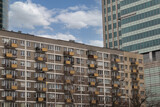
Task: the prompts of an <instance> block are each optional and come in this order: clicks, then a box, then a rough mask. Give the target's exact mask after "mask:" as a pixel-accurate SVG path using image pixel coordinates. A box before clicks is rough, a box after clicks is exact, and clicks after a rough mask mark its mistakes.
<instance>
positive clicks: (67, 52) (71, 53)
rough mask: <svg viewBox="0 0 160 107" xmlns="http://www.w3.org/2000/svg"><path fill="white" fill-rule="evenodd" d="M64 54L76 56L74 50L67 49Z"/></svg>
mask: <svg viewBox="0 0 160 107" xmlns="http://www.w3.org/2000/svg"><path fill="white" fill-rule="evenodd" d="M64 55H67V56H74V52H69V51H65V52H64Z"/></svg>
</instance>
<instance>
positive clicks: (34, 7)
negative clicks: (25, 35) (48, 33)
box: [9, 0, 54, 29]
mask: <svg viewBox="0 0 160 107" xmlns="http://www.w3.org/2000/svg"><path fill="white" fill-rule="evenodd" d="M9 16H10V17H9V21H10V25H11V27H18V28H27V29H34V28H35V27H37V26H42V27H44V28H49V29H51V28H50V27H49V25H50V24H51V22H53V21H54V19H53V18H52V11H51V10H48V9H47V8H45V7H43V6H41V5H38V4H34V3H32V2H31V1H30V0H29V1H26V2H20V1H18V2H14V3H13V4H11V5H10V11H9Z"/></svg>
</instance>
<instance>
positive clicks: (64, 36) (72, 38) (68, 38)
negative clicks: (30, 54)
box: [39, 33, 77, 41]
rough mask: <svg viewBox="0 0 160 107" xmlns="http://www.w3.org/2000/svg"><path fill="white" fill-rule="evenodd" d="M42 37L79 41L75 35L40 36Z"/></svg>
mask: <svg viewBox="0 0 160 107" xmlns="http://www.w3.org/2000/svg"><path fill="white" fill-rule="evenodd" d="M39 36H41V37H45V38H52V39H60V40H66V41H69V40H75V41H76V40H77V38H76V37H75V36H74V35H71V34H63V33H57V34H56V35H39Z"/></svg>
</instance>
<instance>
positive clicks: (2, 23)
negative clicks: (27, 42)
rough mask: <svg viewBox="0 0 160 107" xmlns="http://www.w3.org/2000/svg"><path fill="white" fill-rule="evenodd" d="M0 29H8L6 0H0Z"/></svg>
mask: <svg viewBox="0 0 160 107" xmlns="http://www.w3.org/2000/svg"><path fill="white" fill-rule="evenodd" d="M0 29H8V0H0Z"/></svg>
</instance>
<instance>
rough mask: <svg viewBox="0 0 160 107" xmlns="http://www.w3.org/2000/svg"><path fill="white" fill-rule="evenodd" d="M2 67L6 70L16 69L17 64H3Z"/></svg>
mask: <svg viewBox="0 0 160 107" xmlns="http://www.w3.org/2000/svg"><path fill="white" fill-rule="evenodd" d="M3 67H5V68H7V69H17V67H18V65H17V64H3Z"/></svg>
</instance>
